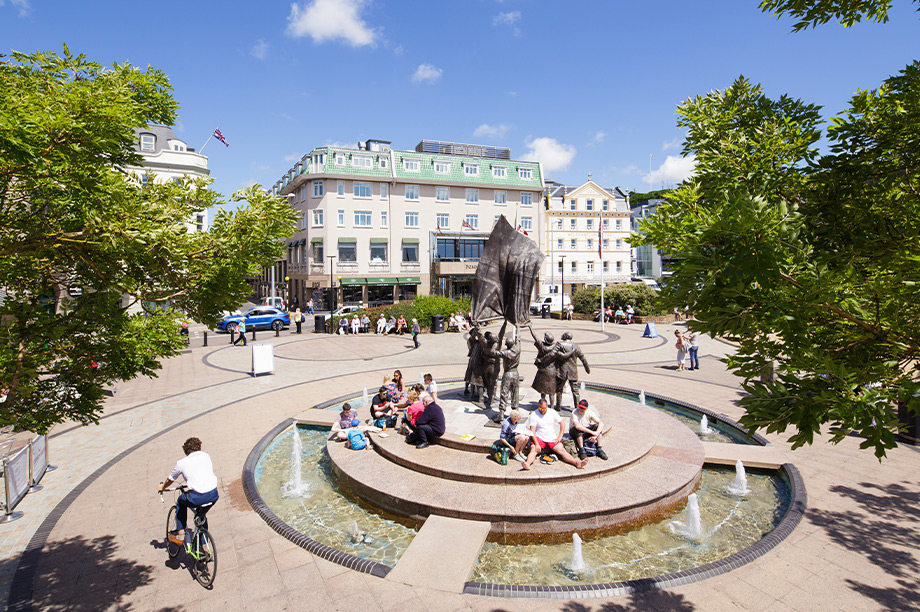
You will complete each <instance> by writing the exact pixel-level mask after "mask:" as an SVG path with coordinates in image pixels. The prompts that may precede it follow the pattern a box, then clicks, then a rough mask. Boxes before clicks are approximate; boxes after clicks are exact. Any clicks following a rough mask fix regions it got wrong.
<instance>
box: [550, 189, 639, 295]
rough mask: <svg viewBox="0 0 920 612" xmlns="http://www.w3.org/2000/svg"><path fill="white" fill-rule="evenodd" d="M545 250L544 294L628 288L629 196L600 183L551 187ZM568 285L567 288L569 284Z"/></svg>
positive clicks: (569, 293)
mask: <svg viewBox="0 0 920 612" xmlns="http://www.w3.org/2000/svg"><path fill="white" fill-rule="evenodd" d="M544 193H545V206H544V209H545V210H544V216H545V219H544V223H543V232H542V235H541V247H542V248H543V251H544V253H546V256H547V258H546V261H545V262H544V264H543V271H542V273H541V275H540V293H541V294H548V293H559V292H562V293H565V294H568V295H571V294H572V293H573V292H574V291H575V290H577V289H581V288H583V287H585V286H589V285H597V286H600V284H601V282H602V279H603V283H605V284H612V283H628V282H629V278H630V247H629V243H628V242H627V238H629V232H630V224H629V204H628V196H627V194H626V193H625V192H624V191H622V190H621V189H620V188H619V187H612V188H610V189H604V188H603V187H600V186H599V185H598V184H597V183H595V182H594V181H591V180H589V181H588V182H586V183H584V184H582V185H580V186H578V187H572V186H566V185H562V184H561V183H557V182H555V181H546V188H545V192H544ZM563 283H564V284H563Z"/></svg>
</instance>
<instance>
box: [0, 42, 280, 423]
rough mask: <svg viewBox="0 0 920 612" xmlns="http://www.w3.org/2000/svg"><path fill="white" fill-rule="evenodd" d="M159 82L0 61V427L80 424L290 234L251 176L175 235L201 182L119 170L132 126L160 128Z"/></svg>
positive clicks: (168, 97)
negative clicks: (192, 227) (201, 224)
mask: <svg viewBox="0 0 920 612" xmlns="http://www.w3.org/2000/svg"><path fill="white" fill-rule="evenodd" d="M171 91H172V90H171V87H170V84H169V80H168V79H167V77H166V76H165V75H164V74H163V73H162V72H160V71H158V70H156V69H153V68H150V67H148V68H146V69H143V70H142V69H139V68H137V67H134V66H131V65H130V64H118V65H114V66H111V67H108V68H104V67H102V66H100V65H99V64H95V63H93V62H90V61H88V60H87V59H86V58H85V57H84V56H83V55H79V56H74V55H72V54H70V52H69V51H68V49H67V48H66V47H65V48H64V51H63V53H62V54H60V55H58V54H56V53H35V54H32V55H26V54H21V53H14V54H13V55H12V57H11V58H9V59H7V60H5V61H2V62H0V290H2V291H3V292H4V294H5V296H4V297H3V300H2V303H0V387H2V389H3V390H4V391H5V394H6V398H5V401H4V402H3V403H2V404H0V423H3V424H7V423H11V424H15V425H16V426H17V427H20V428H25V429H31V430H34V431H38V432H43V431H46V430H47V429H48V428H49V427H50V426H51V425H53V424H54V423H58V422H61V421H63V420H65V419H78V420H82V421H84V422H92V421H95V420H96V419H97V417H98V414H99V411H100V409H101V399H102V396H103V389H104V387H105V386H106V385H109V384H111V383H113V382H114V381H118V380H126V379H130V378H133V377H136V376H138V375H152V374H154V373H155V371H156V370H157V369H158V368H159V367H160V360H162V359H163V358H166V357H169V356H172V355H175V354H177V353H178V352H179V350H180V348H181V347H182V346H183V345H184V340H183V337H182V336H181V333H180V331H181V325H180V320H179V318H180V317H189V318H191V319H194V320H197V321H201V322H204V323H208V324H213V323H215V322H216V320H217V318H218V317H219V313H220V311H221V310H224V309H227V310H230V309H233V308H236V307H237V306H238V304H239V303H240V301H241V300H242V298H243V297H245V296H246V295H247V294H248V293H249V287H248V285H247V283H246V282H245V279H244V276H245V275H246V274H247V273H249V274H254V273H256V272H257V271H258V270H259V269H260V268H261V266H262V265H265V264H268V263H269V262H271V261H272V260H273V259H274V258H275V257H276V256H277V255H279V254H280V252H281V245H280V243H279V238H280V237H283V236H288V235H290V234H291V233H292V230H293V227H294V219H293V213H292V212H291V210H290V207H289V206H288V205H287V203H286V202H284V201H283V200H281V199H280V198H274V197H270V196H267V195H265V194H264V193H263V192H262V191H261V190H259V189H257V188H255V187H253V188H250V189H248V190H246V191H244V192H241V193H238V194H236V195H234V196H233V199H234V200H237V201H241V202H242V201H245V202H248V206H241V207H240V208H239V210H237V211H236V212H233V213H230V212H225V211H221V212H219V213H218V214H217V215H216V218H215V219H214V221H213V224H212V226H211V229H210V231H208V232H189V231H188V230H187V229H186V226H185V223H184V222H185V221H187V220H190V219H192V218H194V215H195V214H196V213H199V212H201V211H203V210H205V209H207V208H209V207H212V206H217V205H220V204H222V203H223V202H222V201H221V199H220V196H219V194H217V193H215V192H213V191H211V190H209V189H208V188H207V186H208V184H209V182H210V181H207V180H201V179H198V180H193V179H186V180H183V181H179V182H169V183H165V184H157V183H155V182H154V181H153V180H148V181H146V183H144V184H141V182H140V181H138V180H137V179H136V178H135V177H134V175H132V174H131V173H130V172H129V171H128V170H127V168H129V167H130V166H134V167H137V166H139V165H140V163H141V158H140V156H139V155H138V153H137V152H136V151H135V149H134V147H133V144H134V141H135V138H136V136H135V134H134V131H133V128H136V127H142V126H145V125H147V124H148V123H159V124H167V125H169V124H171V123H173V121H174V119H175V116H176V111H177V108H178V106H177V103H176V101H175V99H174V98H173V96H172V93H171ZM68 288H70V289H73V288H78V289H79V290H82V295H80V296H79V297H75V298H74V299H68V298H67V290H68Z"/></svg>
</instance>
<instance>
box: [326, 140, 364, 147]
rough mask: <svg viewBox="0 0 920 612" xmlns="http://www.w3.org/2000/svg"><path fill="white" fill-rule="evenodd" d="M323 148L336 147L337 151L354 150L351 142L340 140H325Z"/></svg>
mask: <svg viewBox="0 0 920 612" xmlns="http://www.w3.org/2000/svg"><path fill="white" fill-rule="evenodd" d="M323 146H324V147H337V148H339V149H354V148H355V146H356V145H355V143H353V142H342V141H341V140H327V141H326V142H325V143H324V144H323Z"/></svg>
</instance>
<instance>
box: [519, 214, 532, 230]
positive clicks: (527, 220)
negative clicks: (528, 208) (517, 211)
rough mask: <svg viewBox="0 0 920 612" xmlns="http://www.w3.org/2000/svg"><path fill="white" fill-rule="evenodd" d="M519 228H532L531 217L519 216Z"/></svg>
mask: <svg viewBox="0 0 920 612" xmlns="http://www.w3.org/2000/svg"><path fill="white" fill-rule="evenodd" d="M521 229H522V230H524V231H525V232H529V231H531V230H533V217H521Z"/></svg>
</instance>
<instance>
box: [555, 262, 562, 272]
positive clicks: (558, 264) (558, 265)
mask: <svg viewBox="0 0 920 612" xmlns="http://www.w3.org/2000/svg"><path fill="white" fill-rule="evenodd" d="M556 269H557V270H559V273H560V274H562V262H561V261H560V262H557V263H556Z"/></svg>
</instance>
